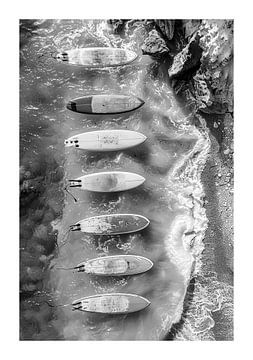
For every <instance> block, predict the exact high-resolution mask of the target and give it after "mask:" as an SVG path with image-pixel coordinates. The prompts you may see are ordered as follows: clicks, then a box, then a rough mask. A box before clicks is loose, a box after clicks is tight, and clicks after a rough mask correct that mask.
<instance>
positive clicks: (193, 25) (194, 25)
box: [182, 19, 201, 38]
mask: <svg viewBox="0 0 253 360" xmlns="http://www.w3.org/2000/svg"><path fill="white" fill-rule="evenodd" d="M200 24H201V20H190V19H187V20H182V27H183V30H184V36H185V38H189V37H191V36H192V35H193V34H195V33H196V31H197V30H198V29H199V25H200Z"/></svg>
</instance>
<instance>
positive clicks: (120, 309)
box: [72, 293, 150, 314]
mask: <svg viewBox="0 0 253 360" xmlns="http://www.w3.org/2000/svg"><path fill="white" fill-rule="evenodd" d="M149 305H150V301H149V300H147V299H146V298H144V297H142V296H139V295H135V294H126V293H111V294H98V295H92V296H86V297H84V298H81V299H78V300H76V301H73V303H72V306H73V310H81V311H88V312H95V313H102V314H127V313H131V312H135V311H140V310H142V309H144V308H146V307H147V306H149Z"/></svg>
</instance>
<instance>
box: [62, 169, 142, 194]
mask: <svg viewBox="0 0 253 360" xmlns="http://www.w3.org/2000/svg"><path fill="white" fill-rule="evenodd" d="M68 181H69V186H70V187H75V188H79V189H82V190H89V191H96V192H116V191H125V190H129V189H133V188H135V187H137V186H139V185H141V184H143V182H144V181H145V178H144V177H143V176H141V175H138V174H135V173H130V172H123V171H109V172H100V173H94V174H89V175H84V176H81V177H79V178H77V179H74V180H68Z"/></svg>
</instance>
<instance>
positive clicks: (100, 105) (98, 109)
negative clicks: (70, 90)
mask: <svg viewBox="0 0 253 360" xmlns="http://www.w3.org/2000/svg"><path fill="white" fill-rule="evenodd" d="M144 103H145V102H144V101H143V100H142V99H140V98H138V97H136V96H131V95H106V94H105V95H102V94H101V95H87V96H83V97H80V98H77V99H73V100H70V101H69V102H68V104H67V109H69V110H72V111H75V112H78V113H82V114H119V113H125V112H128V111H133V110H136V109H138V108H140V107H141V106H142V105H143V104H144Z"/></svg>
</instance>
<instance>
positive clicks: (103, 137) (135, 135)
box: [64, 129, 147, 151]
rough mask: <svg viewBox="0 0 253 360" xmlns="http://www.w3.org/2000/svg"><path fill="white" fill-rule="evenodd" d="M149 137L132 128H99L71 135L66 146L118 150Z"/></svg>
mask: <svg viewBox="0 0 253 360" xmlns="http://www.w3.org/2000/svg"><path fill="white" fill-rule="evenodd" d="M146 139H147V137H146V136H145V135H143V134H141V133H139V132H136V131H131V130H121V129H120V130H97V131H89V132H86V133H82V134H77V135H74V136H71V137H70V138H68V139H67V140H65V142H64V143H65V146H66V147H71V146H72V147H76V148H79V149H83V150H89V151H118V150H123V149H128V148H131V147H133V146H136V145H139V144H141V143H143V142H144V141H145V140H146Z"/></svg>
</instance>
